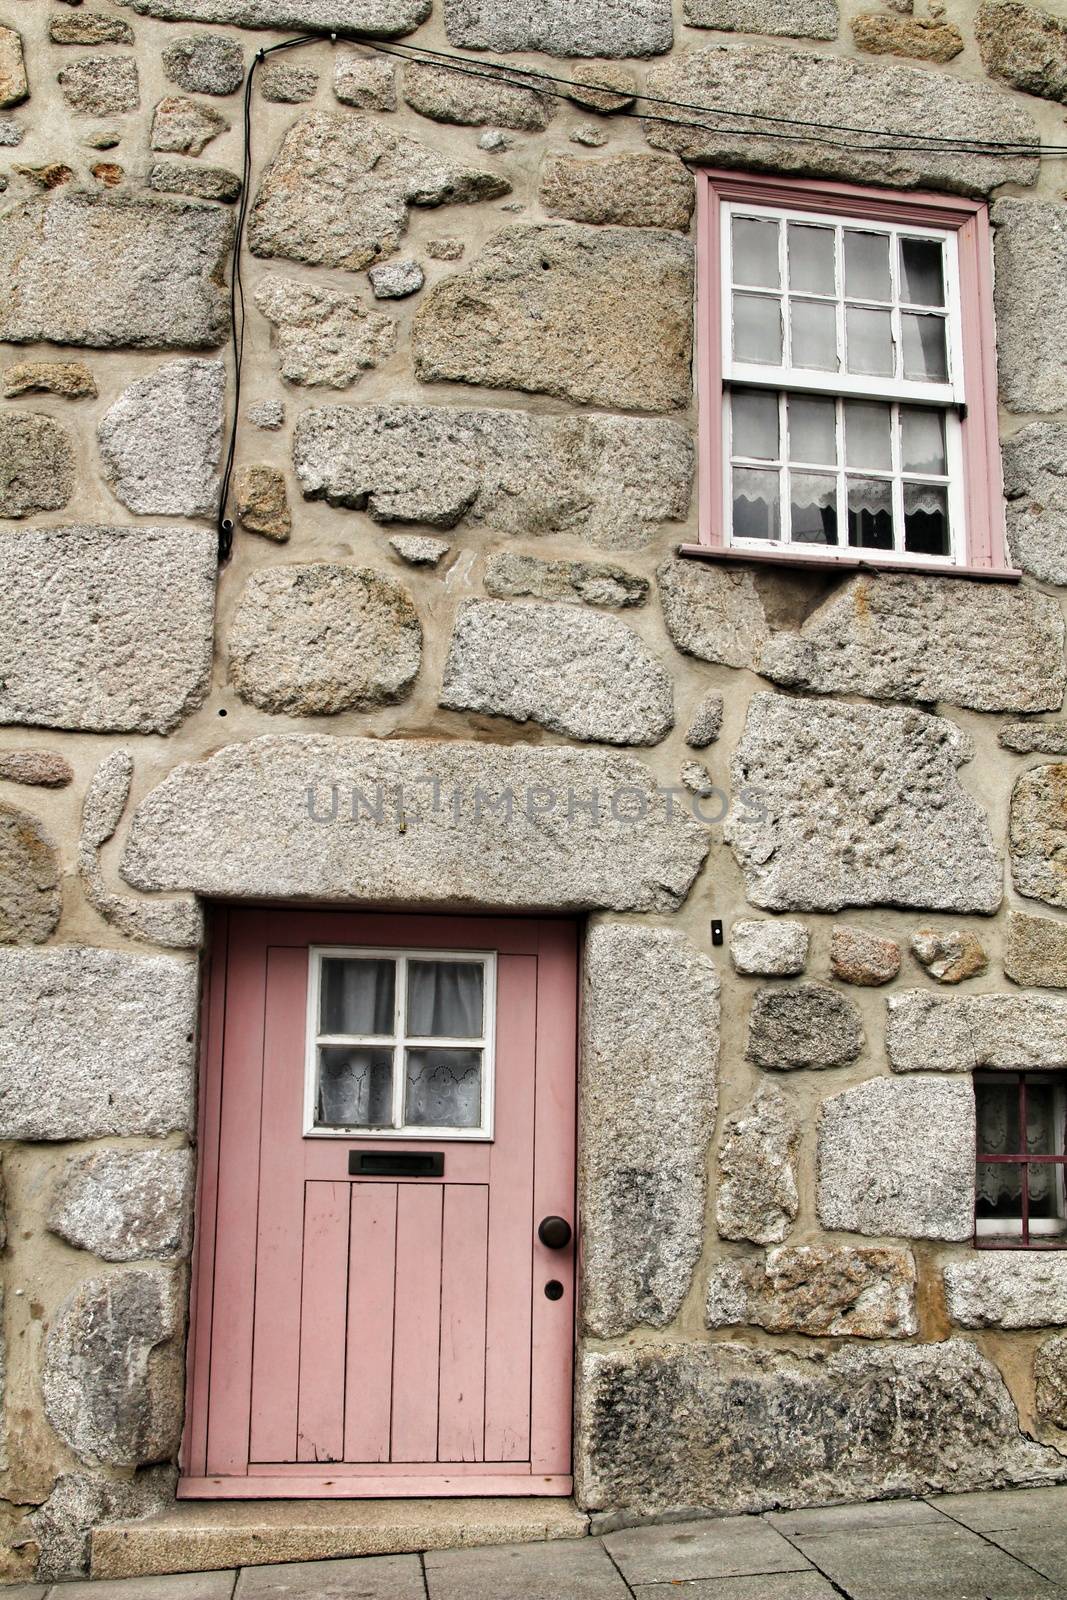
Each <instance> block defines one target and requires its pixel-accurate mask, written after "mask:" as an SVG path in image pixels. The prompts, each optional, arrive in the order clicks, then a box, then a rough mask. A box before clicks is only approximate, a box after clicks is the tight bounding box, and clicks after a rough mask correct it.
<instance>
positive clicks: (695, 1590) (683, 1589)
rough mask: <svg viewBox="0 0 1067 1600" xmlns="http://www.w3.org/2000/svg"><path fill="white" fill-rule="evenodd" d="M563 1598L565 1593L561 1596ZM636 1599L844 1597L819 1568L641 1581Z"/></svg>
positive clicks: (806, 1599)
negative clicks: (679, 1581)
mask: <svg viewBox="0 0 1067 1600" xmlns="http://www.w3.org/2000/svg"><path fill="white" fill-rule="evenodd" d="M561 1600H562V1597H561ZM634 1600H841V1597H840V1591H839V1590H837V1589H835V1588H834V1587H833V1585H832V1584H830V1583H827V1581H826V1579H825V1578H824V1577H823V1576H822V1574H821V1573H818V1572H773V1573H760V1574H758V1575H752V1576H750V1577H747V1578H695V1579H694V1580H693V1581H692V1582H691V1583H685V1584H681V1585H679V1584H675V1583H639V1584H638V1585H637V1587H636V1588H635V1589H634Z"/></svg>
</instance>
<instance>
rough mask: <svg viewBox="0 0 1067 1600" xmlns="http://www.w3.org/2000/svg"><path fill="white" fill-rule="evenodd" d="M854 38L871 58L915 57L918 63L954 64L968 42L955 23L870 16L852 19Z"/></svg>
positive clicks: (923, 18)
mask: <svg viewBox="0 0 1067 1600" xmlns="http://www.w3.org/2000/svg"><path fill="white" fill-rule="evenodd" d="M852 38H853V40H854V41H855V43H856V46H857V47H858V49H860V50H866V51H867V52H868V54H870V55H878V56H884V55H892V56H911V57H912V59H913V60H916V61H937V62H943V61H952V60H954V59H955V57H956V56H958V55H959V54H960V51H961V50H962V49H963V48H964V45H965V43H966V41H965V40H964V37H963V34H962V33H961V32H960V30H959V29H958V28H957V27H956V24H955V23H954V22H945V21H943V20H941V14H940V13H939V14H938V16H937V17H936V18H935V17H888V16H885V15H884V14H883V13H882V12H878V11H871V12H866V13H864V14H863V15H862V16H858V17H853V18H852Z"/></svg>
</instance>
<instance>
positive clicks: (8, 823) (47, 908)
mask: <svg viewBox="0 0 1067 1600" xmlns="http://www.w3.org/2000/svg"><path fill="white" fill-rule="evenodd" d="M61 909H62V896H61V894H60V888H59V860H58V857H57V855H56V850H55V846H54V844H53V843H52V840H51V839H50V838H49V837H48V835H47V833H46V832H45V831H44V828H43V827H42V826H41V823H40V822H39V821H38V820H37V818H36V817H33V816H31V815H30V813H29V812H28V811H20V810H18V808H17V807H16V806H9V805H7V804H6V803H5V802H3V801H0V944H43V943H44V941H45V940H46V939H47V938H48V937H49V935H50V934H51V933H53V932H54V931H55V927H56V924H57V923H58V921H59V913H60V910H61Z"/></svg>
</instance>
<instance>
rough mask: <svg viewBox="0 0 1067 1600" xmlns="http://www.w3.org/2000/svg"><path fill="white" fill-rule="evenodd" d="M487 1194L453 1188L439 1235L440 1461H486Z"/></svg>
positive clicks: (447, 1194) (471, 1187) (448, 1191)
mask: <svg viewBox="0 0 1067 1600" xmlns="http://www.w3.org/2000/svg"><path fill="white" fill-rule="evenodd" d="M488 1240H489V1190H488V1189H487V1188H483V1187H481V1186H477V1187H476V1186H475V1185H473V1184H470V1185H467V1184H452V1185H449V1186H448V1187H447V1188H446V1189H445V1191H444V1224H443V1227H442V1229H441V1393H440V1401H439V1405H438V1428H437V1459H438V1461H481V1460H482V1459H483V1457H484V1455H485V1300H486V1266H487V1263H486V1252H487V1248H488Z"/></svg>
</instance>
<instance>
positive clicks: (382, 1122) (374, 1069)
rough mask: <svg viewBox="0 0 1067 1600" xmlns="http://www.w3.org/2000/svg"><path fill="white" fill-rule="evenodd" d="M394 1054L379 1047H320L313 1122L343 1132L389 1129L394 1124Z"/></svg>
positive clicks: (340, 1045)
mask: <svg viewBox="0 0 1067 1600" xmlns="http://www.w3.org/2000/svg"><path fill="white" fill-rule="evenodd" d="M392 1104H393V1052H392V1050H383V1049H382V1048H381V1047H380V1046H378V1045H371V1046H366V1045H344V1044H326V1045H320V1046H319V1084H318V1092H317V1095H316V1105H315V1121H316V1123H317V1124H318V1125H324V1126H327V1127H344V1128H388V1127H389V1126H390V1125H391V1123H392V1120H393V1110H392Z"/></svg>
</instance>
